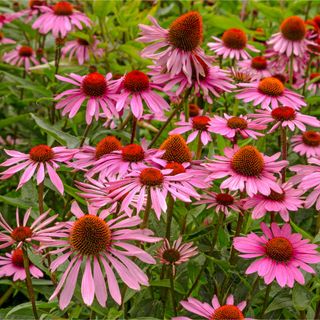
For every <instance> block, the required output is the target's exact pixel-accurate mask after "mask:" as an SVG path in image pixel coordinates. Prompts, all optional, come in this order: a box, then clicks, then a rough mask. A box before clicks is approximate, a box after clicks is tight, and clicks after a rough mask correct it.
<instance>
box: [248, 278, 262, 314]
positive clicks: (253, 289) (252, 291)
mask: <svg viewBox="0 0 320 320" xmlns="http://www.w3.org/2000/svg"><path fill="white" fill-rule="evenodd" d="M259 280H260V277H259V276H257V277H256V279H255V280H254V282H253V284H252V286H251V290H250V291H249V292H248V296H247V299H246V301H247V305H246V308H248V307H249V305H250V304H251V300H252V298H253V297H254V295H255V291H256V289H257V287H258V284H259Z"/></svg>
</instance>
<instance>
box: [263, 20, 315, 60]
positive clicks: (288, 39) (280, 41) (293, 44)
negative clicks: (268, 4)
mask: <svg viewBox="0 0 320 320" xmlns="http://www.w3.org/2000/svg"><path fill="white" fill-rule="evenodd" d="M308 43H310V42H309V41H308V40H306V26H305V23H304V21H303V20H302V19H301V18H300V17H298V16H292V17H289V18H286V19H285V20H283V22H282V23H281V26H280V32H278V33H275V34H274V35H272V36H271V39H270V40H269V41H268V44H269V45H271V46H272V48H273V50H274V51H277V52H279V53H281V54H286V55H287V56H288V57H290V56H292V55H294V56H300V57H301V56H303V55H304V54H305V52H306V49H307V44H308Z"/></svg>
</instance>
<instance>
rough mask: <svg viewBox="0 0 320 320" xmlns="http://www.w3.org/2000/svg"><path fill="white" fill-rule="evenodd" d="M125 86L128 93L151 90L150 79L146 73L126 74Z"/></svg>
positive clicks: (135, 71) (134, 72)
mask: <svg viewBox="0 0 320 320" xmlns="http://www.w3.org/2000/svg"><path fill="white" fill-rule="evenodd" d="M123 85H124V87H125V89H127V90H128V91H131V92H142V91H145V90H147V89H149V78H148V76H147V75H146V74H145V73H143V72H141V71H139V70H133V71H131V72H129V73H127V74H126V76H125V78H124V82H123Z"/></svg>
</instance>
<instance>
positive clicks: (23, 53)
mask: <svg viewBox="0 0 320 320" xmlns="http://www.w3.org/2000/svg"><path fill="white" fill-rule="evenodd" d="M32 53H33V50H32V48H31V47H27V46H23V47H21V48H20V49H19V56H20V57H31V56H32Z"/></svg>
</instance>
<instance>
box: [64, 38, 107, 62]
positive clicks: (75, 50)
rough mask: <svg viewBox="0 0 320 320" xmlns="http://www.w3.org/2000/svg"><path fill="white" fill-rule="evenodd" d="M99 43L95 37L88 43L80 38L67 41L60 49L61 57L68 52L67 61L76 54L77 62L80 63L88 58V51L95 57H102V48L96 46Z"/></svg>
mask: <svg viewBox="0 0 320 320" xmlns="http://www.w3.org/2000/svg"><path fill="white" fill-rule="evenodd" d="M99 43H100V41H99V40H97V39H96V37H94V39H93V43H89V42H88V41H87V40H85V39H82V38H78V39H76V40H72V41H68V42H67V43H66V44H65V45H64V47H63V48H62V49H61V53H62V57H65V56H66V55H67V54H68V53H69V61H71V59H72V58H73V57H74V56H76V58H77V60H78V63H79V64H80V65H82V64H83V63H84V62H85V61H89V60H90V55H89V53H92V55H93V56H95V57H102V55H103V49H101V48H98V45H99Z"/></svg>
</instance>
